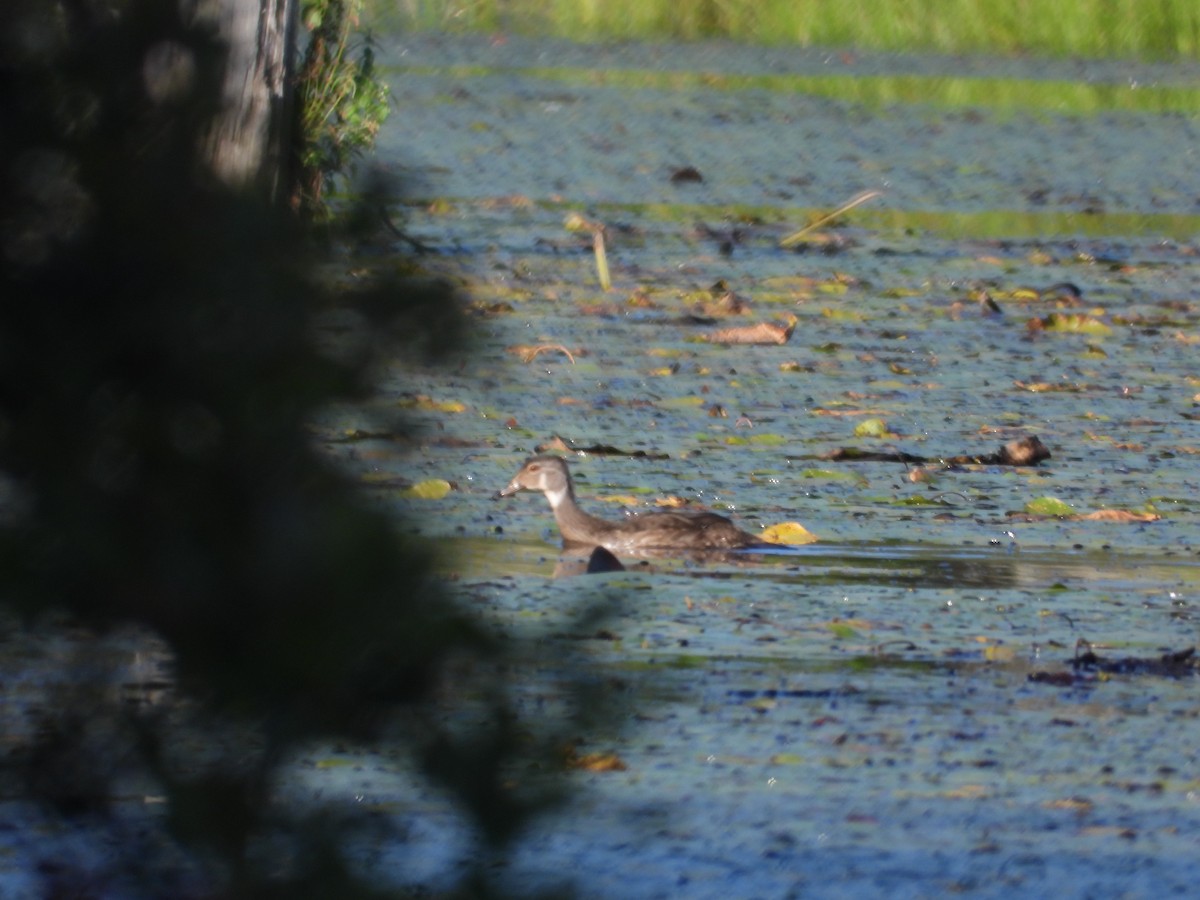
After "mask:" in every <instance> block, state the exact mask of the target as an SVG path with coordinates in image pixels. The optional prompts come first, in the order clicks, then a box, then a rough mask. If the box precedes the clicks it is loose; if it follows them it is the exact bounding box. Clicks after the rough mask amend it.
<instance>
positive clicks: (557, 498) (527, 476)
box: [496, 456, 572, 507]
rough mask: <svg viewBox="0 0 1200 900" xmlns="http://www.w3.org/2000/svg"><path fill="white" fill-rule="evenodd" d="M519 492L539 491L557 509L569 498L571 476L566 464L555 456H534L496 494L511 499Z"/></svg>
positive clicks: (498, 496)
mask: <svg viewBox="0 0 1200 900" xmlns="http://www.w3.org/2000/svg"><path fill="white" fill-rule="evenodd" d="M521 491H541V492H542V493H543V494H545V495H546V499H547V500H549V501H550V505H551V506H552V507H557V506H558V504H559V503H561V502H562V501H563V500H564V499H565V498H567V497H570V496H571V494H572V490H571V474H570V472H568V471H567V464H566V462H565V461H564V460H562V459H559V458H558V457H557V456H534V457H531V458H529V459H527V460H525V464H524V465H523V466H521V471H519V472H517V474H516V475H514V476H513V479H512V481H510V482H509V483H508V485H507V486H506V487H504V488H503V489H502V490H501V491H500V492H499V493H498V494H496V497H497V499H499V498H500V497H511V496H512V495H513V494H516V493H519V492H521Z"/></svg>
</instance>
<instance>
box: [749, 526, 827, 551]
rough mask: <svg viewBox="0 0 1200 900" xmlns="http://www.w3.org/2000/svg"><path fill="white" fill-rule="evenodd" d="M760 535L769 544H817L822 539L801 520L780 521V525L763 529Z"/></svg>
mask: <svg viewBox="0 0 1200 900" xmlns="http://www.w3.org/2000/svg"><path fill="white" fill-rule="evenodd" d="M759 537H760V538H762V539H763V540H764V541H766V542H767V543H768V544H787V545H789V546H793V547H798V546H800V545H802V544H815V543H816V542H817V541H818V540H820V538H818V537H817V536H816V535H815V534H813V533H812V532H811V531H809V530H808V529H807V528H805V527H804V526H803V525H801V524H800V523H799V522H780V523H779V524H778V525H772V526H771V527H770V528H765V529H763V532H762V534H760V535H759Z"/></svg>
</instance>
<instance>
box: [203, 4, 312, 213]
mask: <svg viewBox="0 0 1200 900" xmlns="http://www.w3.org/2000/svg"><path fill="white" fill-rule="evenodd" d="M297 6H298V0H257V2H255V0H195V6H194V9H195V14H196V16H197V19H198V20H200V21H204V22H209V23H212V24H214V25H215V26H216V28H217V31H218V34H219V35H220V38H221V40H222V41H224V42H225V43H226V45H227V47H228V53H229V56H228V60H227V61H226V67H225V79H224V85H223V87H222V107H223V108H222V111H221V113H220V115H219V116H218V120H217V122H216V124H215V125H214V127H213V130H212V132H211V134H210V135H209V138H208V145H207V147H206V148H205V151H206V155H207V156H208V158H209V160H210V163H211V166H212V169H213V171H214V172H215V173H216V174H217V176H218V177H219V178H220V179H221V180H222V181H224V182H225V183H226V184H229V185H230V186H233V187H237V188H249V189H251V190H261V191H263V192H265V194H266V196H267V197H268V198H269V199H270V200H271V201H272V202H283V201H285V200H286V199H287V195H288V193H289V191H290V180H291V178H292V175H291V168H292V165H291V153H290V152H289V148H290V139H291V135H290V129H291V125H292V121H293V119H292V115H291V107H292V96H293V89H292V85H293V78H292V75H293V72H294V67H295V49H294V44H295V33H296V22H297Z"/></svg>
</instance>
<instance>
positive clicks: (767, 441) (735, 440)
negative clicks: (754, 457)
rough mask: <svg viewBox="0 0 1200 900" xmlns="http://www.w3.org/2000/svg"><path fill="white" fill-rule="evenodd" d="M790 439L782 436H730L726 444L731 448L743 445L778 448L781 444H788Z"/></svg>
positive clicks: (726, 439)
mask: <svg viewBox="0 0 1200 900" xmlns="http://www.w3.org/2000/svg"><path fill="white" fill-rule="evenodd" d="M787 442H788V439H787V438H785V437H784V436H783V435H782V434H751V435H747V436H745V437H742V436H741V435H730V436H729V437H727V438H725V443H726V444H729V445H731V446H738V445H741V444H755V445H757V446H760V447H778V446H780V445H781V444H786V443H787Z"/></svg>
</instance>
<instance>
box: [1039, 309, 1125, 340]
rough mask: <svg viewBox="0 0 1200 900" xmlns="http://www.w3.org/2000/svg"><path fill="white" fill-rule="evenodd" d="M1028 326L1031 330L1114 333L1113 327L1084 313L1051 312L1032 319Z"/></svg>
mask: <svg viewBox="0 0 1200 900" xmlns="http://www.w3.org/2000/svg"><path fill="white" fill-rule="evenodd" d="M1026 324H1027V327H1028V328H1029V330H1030V331H1059V332H1065V333H1069V334H1090V335H1096V336H1102V335H1107V334H1112V328H1111V327H1110V326H1108V325H1105V324H1104V323H1103V322H1101V321H1100V320H1099V319H1097V318H1096V317H1095V316H1089V315H1085V314H1083V313H1059V312H1055V313H1050V315H1048V316H1043V317H1042V318H1040V319H1036V318H1035V319H1030V320H1029V322H1028V323H1026Z"/></svg>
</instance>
